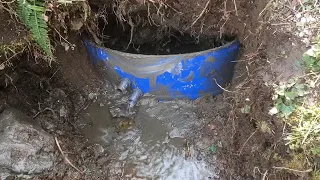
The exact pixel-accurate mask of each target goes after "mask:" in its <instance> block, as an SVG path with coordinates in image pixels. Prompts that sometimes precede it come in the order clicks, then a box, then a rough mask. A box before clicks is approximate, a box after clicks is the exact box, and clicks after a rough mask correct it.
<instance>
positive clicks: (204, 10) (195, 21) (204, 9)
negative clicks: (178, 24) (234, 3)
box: [187, 0, 211, 29]
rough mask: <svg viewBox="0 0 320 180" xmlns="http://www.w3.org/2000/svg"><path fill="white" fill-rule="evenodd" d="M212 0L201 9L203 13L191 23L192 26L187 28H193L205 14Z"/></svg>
mask: <svg viewBox="0 0 320 180" xmlns="http://www.w3.org/2000/svg"><path fill="white" fill-rule="evenodd" d="M210 2H211V0H208V2H207V3H206V5H205V7H204V8H203V10H202V11H201V13H200V14H199V16H198V17H197V19H196V20H194V21H193V23H192V24H191V26H189V27H188V28H187V29H189V28H191V27H192V26H194V25H195V24H196V23H197V21H198V20H199V19H200V18H201V17H202V16H203V14H204V12H206V10H207V8H208V6H209V4H210Z"/></svg>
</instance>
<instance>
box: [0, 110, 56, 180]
mask: <svg viewBox="0 0 320 180" xmlns="http://www.w3.org/2000/svg"><path fill="white" fill-rule="evenodd" d="M54 162H55V156H54V138H53V137H52V136H51V135H50V134H48V133H47V132H45V131H44V130H42V129H41V128H40V127H39V126H37V125H36V124H35V123H33V122H32V119H31V118H30V117H28V116H26V115H25V114H23V113H22V112H21V111H19V110H16V109H6V110H4V111H3V112H2V113H1V114H0V169H2V170H6V171H11V172H14V173H24V174H35V173H41V172H43V171H47V170H50V169H52V167H53V165H54ZM0 172H1V171H0ZM1 174H2V173H1Z"/></svg>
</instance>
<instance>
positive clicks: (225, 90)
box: [213, 78, 233, 93]
mask: <svg viewBox="0 0 320 180" xmlns="http://www.w3.org/2000/svg"><path fill="white" fill-rule="evenodd" d="M213 80H214V82H215V83H216V84H217V86H218V87H219V88H221V89H222V90H224V91H226V92H229V93H233V91H229V90H227V89H225V88H223V87H222V86H221V85H220V84H219V83H218V82H217V80H216V78H213Z"/></svg>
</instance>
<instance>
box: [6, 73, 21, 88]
mask: <svg viewBox="0 0 320 180" xmlns="http://www.w3.org/2000/svg"><path fill="white" fill-rule="evenodd" d="M4 75H5V76H6V77H7V78H9V79H10V82H11V84H12V85H13V86H14V88H15V89H16V91H17V92H18V88H17V86H16V85H15V84H14V83H13V79H12V77H10V76H9V75H8V74H7V73H4Z"/></svg>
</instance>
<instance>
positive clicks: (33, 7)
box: [17, 0, 53, 58]
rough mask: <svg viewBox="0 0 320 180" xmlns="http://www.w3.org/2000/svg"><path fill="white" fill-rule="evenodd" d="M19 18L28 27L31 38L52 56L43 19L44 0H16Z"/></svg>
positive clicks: (46, 27)
mask: <svg viewBox="0 0 320 180" xmlns="http://www.w3.org/2000/svg"><path fill="white" fill-rule="evenodd" d="M17 3H18V8H19V10H18V12H19V16H20V19H21V20H22V21H23V23H24V24H25V25H26V26H27V27H28V28H29V29H30V31H31V33H32V35H33V39H34V40H35V42H36V43H37V44H38V45H39V46H40V47H41V49H42V50H43V51H44V52H45V53H46V55H47V56H48V57H49V58H52V57H53V55H52V50H51V45H50V39H49V36H48V25H47V22H46V21H45V11H46V8H45V7H46V2H45V1H44V0H18V1H17Z"/></svg>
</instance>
